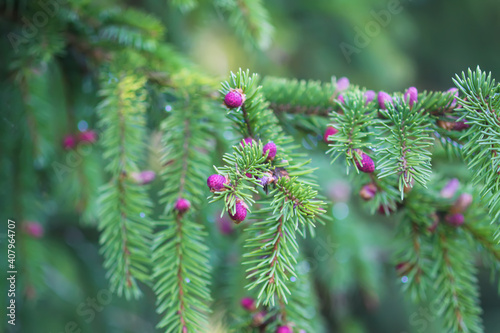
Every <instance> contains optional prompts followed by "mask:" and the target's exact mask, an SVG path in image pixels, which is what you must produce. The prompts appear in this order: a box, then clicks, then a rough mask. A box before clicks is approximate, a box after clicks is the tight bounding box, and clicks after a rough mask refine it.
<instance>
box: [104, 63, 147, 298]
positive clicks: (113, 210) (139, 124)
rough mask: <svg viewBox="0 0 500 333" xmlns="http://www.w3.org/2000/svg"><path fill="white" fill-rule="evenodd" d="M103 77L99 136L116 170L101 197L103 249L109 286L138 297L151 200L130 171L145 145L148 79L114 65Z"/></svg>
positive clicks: (144, 271) (135, 168)
mask: <svg viewBox="0 0 500 333" xmlns="http://www.w3.org/2000/svg"><path fill="white" fill-rule="evenodd" d="M115 73H116V76H115ZM101 82H102V84H103V88H102V90H101V92H100V94H101V96H103V97H104V100H103V101H102V102H101V104H100V105H99V110H98V112H99V115H100V126H101V128H102V140H101V142H102V145H103V147H104V156H105V158H106V159H107V160H108V164H107V166H106V170H107V171H108V172H110V174H111V175H112V176H111V177H112V178H111V180H110V181H109V182H108V184H106V185H105V186H103V187H102V188H101V195H100V198H99V202H100V211H99V217H100V221H99V230H101V236H100V243H101V253H102V254H103V255H104V267H105V268H106V269H107V270H108V277H109V279H110V283H111V289H112V290H113V291H116V292H117V293H118V295H122V294H124V295H125V297H126V298H130V297H135V298H137V297H139V296H140V295H141V292H140V289H139V287H138V281H141V282H148V281H150V277H149V267H150V261H151V258H150V256H151V252H150V249H149V246H148V244H149V242H150V240H151V233H152V222H151V220H150V219H149V217H148V216H149V210H150V207H151V202H150V201H149V198H148V194H147V192H146V187H144V186H143V185H142V184H137V183H136V182H134V181H133V180H132V179H131V178H129V176H128V175H130V174H131V173H133V172H136V171H138V164H139V163H140V161H141V156H142V152H143V150H144V147H145V145H144V138H145V118H144V113H145V110H146V105H145V99H146V91H145V89H144V85H145V83H146V80H145V78H144V77H139V76H136V75H133V74H132V73H130V72H123V71H120V72H114V71H111V72H110V73H109V76H104V75H103V77H102V80H101Z"/></svg>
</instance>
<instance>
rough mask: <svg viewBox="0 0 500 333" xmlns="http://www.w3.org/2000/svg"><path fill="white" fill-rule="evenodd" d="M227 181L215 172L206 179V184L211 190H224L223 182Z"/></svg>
mask: <svg viewBox="0 0 500 333" xmlns="http://www.w3.org/2000/svg"><path fill="white" fill-rule="evenodd" d="M228 183H229V181H228V179H227V178H226V177H224V176H222V175H217V174H215V175H211V176H210V177H208V179H207V186H208V188H210V191H212V192H216V191H222V190H225V189H226V187H225V186H224V184H228Z"/></svg>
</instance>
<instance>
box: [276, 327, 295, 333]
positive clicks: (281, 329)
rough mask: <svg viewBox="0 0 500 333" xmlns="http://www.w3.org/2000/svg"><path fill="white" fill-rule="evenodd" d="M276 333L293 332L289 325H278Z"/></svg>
mask: <svg viewBox="0 0 500 333" xmlns="http://www.w3.org/2000/svg"><path fill="white" fill-rule="evenodd" d="M276 333H293V330H292V328H291V327H290V326H279V327H278V328H277V329H276Z"/></svg>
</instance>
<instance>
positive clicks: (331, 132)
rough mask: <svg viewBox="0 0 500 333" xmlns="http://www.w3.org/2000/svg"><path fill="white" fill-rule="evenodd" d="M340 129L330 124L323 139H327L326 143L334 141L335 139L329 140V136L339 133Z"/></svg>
mask: <svg viewBox="0 0 500 333" xmlns="http://www.w3.org/2000/svg"><path fill="white" fill-rule="evenodd" d="M338 132H339V131H338V130H337V129H336V128H335V127H333V126H328V127H327V128H326V131H325V134H324V135H323V140H325V142H326V143H332V142H333V141H332V140H328V137H329V136H330V135H335V134H337V133H338Z"/></svg>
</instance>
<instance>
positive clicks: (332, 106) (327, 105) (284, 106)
mask: <svg viewBox="0 0 500 333" xmlns="http://www.w3.org/2000/svg"><path fill="white" fill-rule="evenodd" d="M350 89H352V88H350ZM262 92H263V94H264V95H265V96H266V99H267V100H268V101H269V102H270V103H271V104H270V107H271V109H273V110H274V111H275V112H278V113H281V112H286V113H292V114H294V113H300V114H305V115H319V116H323V117H327V116H328V115H329V114H330V112H332V111H333V110H335V111H338V110H340V107H339V106H338V105H337V104H336V103H334V102H333V99H332V96H333V97H335V96H336V95H338V93H339V92H338V91H337V89H336V84H335V82H334V80H333V79H332V82H331V83H329V82H328V83H321V82H319V81H299V80H288V79H282V78H275V77H266V78H265V79H264V80H263V81H262Z"/></svg>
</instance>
